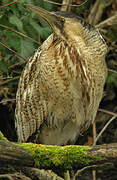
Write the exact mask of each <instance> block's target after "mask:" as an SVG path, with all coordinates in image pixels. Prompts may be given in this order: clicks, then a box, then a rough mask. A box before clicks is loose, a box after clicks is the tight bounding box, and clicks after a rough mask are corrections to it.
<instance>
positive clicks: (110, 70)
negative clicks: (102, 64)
mask: <svg viewBox="0 0 117 180" xmlns="http://www.w3.org/2000/svg"><path fill="white" fill-rule="evenodd" d="M108 71H109V72H113V73H116V74H117V71H115V70H113V69H110V68H108Z"/></svg>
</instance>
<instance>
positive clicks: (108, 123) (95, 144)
mask: <svg viewBox="0 0 117 180" xmlns="http://www.w3.org/2000/svg"><path fill="white" fill-rule="evenodd" d="M116 117H117V116H113V117H112V118H111V119H110V120H109V121H108V122H107V123H106V125H105V126H104V127H103V129H102V130H101V131H100V133H99V134H98V136H97V137H96V139H95V141H94V143H93V146H94V145H96V142H97V141H98V139H99V138H100V136H101V135H102V133H103V132H104V131H105V129H106V128H107V127H108V125H109V124H110V123H111V122H112V121H113V120H114V119H115V118H116Z"/></svg>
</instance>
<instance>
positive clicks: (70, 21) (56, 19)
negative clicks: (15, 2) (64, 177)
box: [25, 4, 107, 54]
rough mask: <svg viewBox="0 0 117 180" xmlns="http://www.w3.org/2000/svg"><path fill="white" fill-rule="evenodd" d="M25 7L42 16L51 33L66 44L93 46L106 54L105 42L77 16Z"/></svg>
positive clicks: (93, 28) (96, 31)
mask: <svg viewBox="0 0 117 180" xmlns="http://www.w3.org/2000/svg"><path fill="white" fill-rule="evenodd" d="M25 5H26V7H28V8H29V9H31V10H33V11H34V12H35V13H37V14H39V15H40V16H42V17H43V18H44V19H45V20H46V21H47V22H48V23H49V24H50V26H51V28H52V30H53V33H54V34H55V35H57V37H58V38H60V39H62V40H64V41H66V43H70V42H72V44H73V42H75V43H77V42H82V44H83V46H87V47H92V46H93V48H95V49H96V48H97V50H98V51H100V50H101V49H103V51H104V52H103V54H105V53H106V52H107V47H106V44H105V41H104V39H103V38H102V36H101V35H100V33H99V31H98V30H97V29H96V28H95V27H93V26H91V25H90V24H88V23H86V22H85V21H84V20H83V19H82V18H80V17H79V16H77V15H74V14H72V13H68V12H49V11H47V10H44V9H42V8H39V7H36V6H33V5H31V4H25ZM102 46H103V47H102Z"/></svg>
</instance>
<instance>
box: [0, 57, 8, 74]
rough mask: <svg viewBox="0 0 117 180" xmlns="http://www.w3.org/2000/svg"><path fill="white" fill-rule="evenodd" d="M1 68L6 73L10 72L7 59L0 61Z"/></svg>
mask: <svg viewBox="0 0 117 180" xmlns="http://www.w3.org/2000/svg"><path fill="white" fill-rule="evenodd" d="M0 70H1V71H3V72H4V73H8V64H7V62H5V61H3V60H2V61H0Z"/></svg>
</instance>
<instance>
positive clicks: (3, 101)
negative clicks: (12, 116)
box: [0, 99, 16, 104]
mask: <svg viewBox="0 0 117 180" xmlns="http://www.w3.org/2000/svg"><path fill="white" fill-rule="evenodd" d="M13 101H16V99H5V100H2V101H0V104H5V103H7V102H13Z"/></svg>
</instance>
